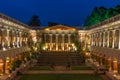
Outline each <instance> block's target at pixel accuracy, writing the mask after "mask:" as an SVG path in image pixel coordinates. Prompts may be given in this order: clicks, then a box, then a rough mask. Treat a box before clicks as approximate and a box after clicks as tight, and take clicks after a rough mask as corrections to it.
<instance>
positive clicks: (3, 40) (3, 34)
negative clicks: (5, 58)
mask: <svg viewBox="0 0 120 80" xmlns="http://www.w3.org/2000/svg"><path fill="white" fill-rule="evenodd" d="M1 31H2V36H1V39H2V49H3V50H5V29H1Z"/></svg>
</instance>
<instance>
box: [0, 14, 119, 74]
mask: <svg viewBox="0 0 120 80" xmlns="http://www.w3.org/2000/svg"><path fill="white" fill-rule="evenodd" d="M80 50H82V51H84V52H85V54H86V56H87V55H89V56H91V58H92V59H93V62H97V63H98V64H97V66H101V65H104V66H105V67H106V68H108V69H109V71H110V72H113V73H120V15H117V16H115V17H112V18H109V19H107V20H105V21H103V22H101V23H99V24H96V25H94V26H91V27H90V29H88V30H84V29H80V28H79V27H69V26H65V25H56V26H50V27H37V28H35V27H30V26H28V25H26V24H23V23H22V22H20V21H17V20H15V19H13V18H11V17H9V16H6V15H4V14H0V74H9V70H10V68H11V64H12V63H13V62H15V61H16V60H21V61H24V62H27V61H28V60H29V58H31V57H32V53H38V52H62V53H64V52H73V53H74V52H78V51H80ZM62 53H61V54H62ZM56 54H57V53H56ZM24 67H25V65H24Z"/></svg>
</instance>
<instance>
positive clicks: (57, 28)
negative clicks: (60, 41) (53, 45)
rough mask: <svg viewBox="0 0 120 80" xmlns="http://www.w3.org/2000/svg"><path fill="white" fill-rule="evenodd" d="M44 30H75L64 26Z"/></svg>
mask: <svg viewBox="0 0 120 80" xmlns="http://www.w3.org/2000/svg"><path fill="white" fill-rule="evenodd" d="M45 30H76V28H73V27H69V26H64V25H55V26H51V27H47V28H45Z"/></svg>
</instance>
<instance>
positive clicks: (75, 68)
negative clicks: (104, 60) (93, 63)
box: [71, 66, 93, 70]
mask: <svg viewBox="0 0 120 80" xmlns="http://www.w3.org/2000/svg"><path fill="white" fill-rule="evenodd" d="M71 70H93V69H92V68H91V67H88V66H72V67H71Z"/></svg>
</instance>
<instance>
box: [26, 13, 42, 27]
mask: <svg viewBox="0 0 120 80" xmlns="http://www.w3.org/2000/svg"><path fill="white" fill-rule="evenodd" d="M28 25H29V26H32V27H38V26H41V22H40V20H39V16H37V15H33V16H32V18H31V20H30V22H29V24H28Z"/></svg>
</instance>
